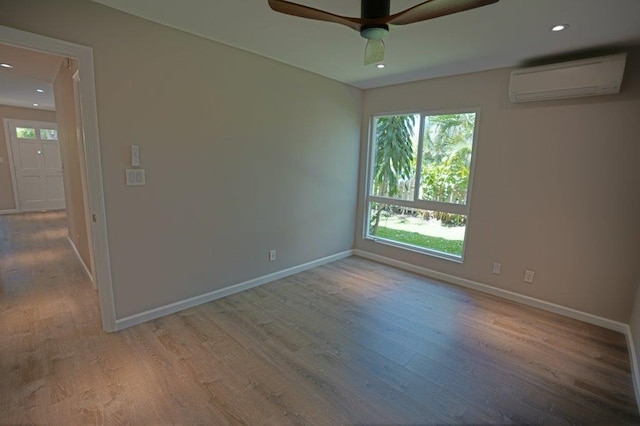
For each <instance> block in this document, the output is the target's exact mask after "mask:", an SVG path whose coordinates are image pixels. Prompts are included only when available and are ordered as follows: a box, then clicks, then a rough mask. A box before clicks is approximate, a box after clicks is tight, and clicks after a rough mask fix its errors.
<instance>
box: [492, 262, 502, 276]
mask: <svg viewBox="0 0 640 426" xmlns="http://www.w3.org/2000/svg"><path fill="white" fill-rule="evenodd" d="M501 270H502V264H500V263H498V262H495V263H494V264H493V269H492V272H493V273H494V274H495V275H500V271H501Z"/></svg>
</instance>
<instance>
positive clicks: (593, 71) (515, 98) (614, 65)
mask: <svg viewBox="0 0 640 426" xmlns="http://www.w3.org/2000/svg"><path fill="white" fill-rule="evenodd" d="M626 60H627V54H626V53H620V54H617V55H609V56H601V57H597V58H590V59H582V60H578V61H570V62H563V63H559V64H552V65H542V66H538V67H531V68H522V69H517V70H513V71H512V72H511V78H510V80H509V99H510V100H511V102H532V101H543V100H550V99H566V98H577V97H582V96H596V95H609V94H615V93H620V86H621V85H622V76H623V74H624V67H625V63H626Z"/></svg>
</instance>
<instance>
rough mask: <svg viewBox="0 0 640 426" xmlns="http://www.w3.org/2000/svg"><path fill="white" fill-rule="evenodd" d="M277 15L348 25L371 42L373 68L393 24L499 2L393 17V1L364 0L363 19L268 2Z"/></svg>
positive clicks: (450, 3)
mask: <svg viewBox="0 0 640 426" xmlns="http://www.w3.org/2000/svg"><path fill="white" fill-rule="evenodd" d="M268 1H269V7H271V9H273V10H274V11H276V12H280V13H284V14H286V15H293V16H299V17H301V18H307V19H315V20H317V21H326V22H334V23H336V24H342V25H346V26H347V27H349V28H352V29H354V30H356V31H358V32H359V33H360V35H361V36H362V37H364V38H366V39H367V46H366V48H365V50H364V64H365V65H370V64H375V63H378V62H381V61H382V60H383V59H384V41H383V39H384V38H385V37H386V36H387V34H389V25H407V24H412V23H414V22H420V21H426V20H427V19H433V18H438V17H440V16H446V15H452V14H454V13H458V12H464V11H465V10H469V9H475V8H477V7H481V6H486V5H489V4H492V3H496V2H498V1H499V0H427V1H425V2H422V3H420V4H418V5H416V6H413V7H410V8H408V9H405V10H403V11H402V12H398V13H394V14H393V15H391V13H390V11H391V8H390V2H391V0H361V4H360V18H352V17H349V16H340V15H336V14H333V13H330V12H326V11H324V10H320V9H315V8H313V7H309V6H303V5H301V4H297V3H291V2H289V1H285V0H268Z"/></svg>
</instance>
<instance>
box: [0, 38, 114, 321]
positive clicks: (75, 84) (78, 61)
mask: <svg viewBox="0 0 640 426" xmlns="http://www.w3.org/2000/svg"><path fill="white" fill-rule="evenodd" d="M0 43H3V44H7V45H9V46H13V47H17V48H22V49H27V50H29V51H36V52H42V53H46V54H51V55H57V56H61V57H63V58H68V59H66V61H67V65H68V67H67V68H68V71H69V72H70V73H71V75H72V78H71V80H70V82H71V83H70V84H71V87H72V95H71V98H72V103H71V105H72V110H71V112H70V114H71V115H74V117H78V124H79V126H77V128H78V129H81V130H79V131H78V132H79V135H78V136H81V137H78V140H79V141H80V142H79V143H78V145H79V147H80V149H79V150H78V151H79V152H80V154H79V155H80V156H81V157H80V158H81V159H82V160H83V161H78V163H79V164H81V166H82V167H81V166H78V167H79V168H80V169H81V170H80V176H82V175H84V177H83V178H82V179H81V182H80V183H81V184H82V186H81V188H82V189H81V193H82V195H83V196H81V197H79V198H80V199H81V204H82V210H83V212H84V213H83V214H84V216H85V218H86V221H85V222H86V224H85V229H86V234H87V241H88V245H89V246H90V252H91V261H90V262H89V263H91V264H92V266H93V267H92V268H91V269H93V271H92V272H93V277H94V280H95V285H96V288H97V290H98V299H99V304H100V313H101V318H102V328H103V329H104V330H105V331H108V332H109V331H115V330H116V325H115V309H114V303H113V290H112V282H111V268H110V260H109V254H108V253H109V252H108V239H107V228H106V217H105V216H106V212H105V205H104V191H103V184H102V170H101V167H102V166H101V161H100V145H99V138H98V120H97V106H96V97H95V83H94V72H93V52H92V49H91V48H90V47H86V46H81V45H78V44H74V43H69V42H66V41H62V40H57V39H53V38H49V37H44V36H40V35H37V34H33V33H28V32H25V31H20V30H16V29H13V28H9V27H4V26H0ZM71 61H74V64H75V65H76V68H75V69H74V68H73V66H72V65H73V64H72V62H71ZM80 77H82V78H80ZM75 129H76V128H74V131H76V130H75ZM36 151H37V150H36ZM36 155H37V154H36ZM82 163H84V164H82ZM65 167H66V164H65ZM65 185H66V183H65ZM67 189H68V188H65V190H67ZM67 199H68V197H67ZM66 207H67V209H69V206H68V205H67V206H66Z"/></svg>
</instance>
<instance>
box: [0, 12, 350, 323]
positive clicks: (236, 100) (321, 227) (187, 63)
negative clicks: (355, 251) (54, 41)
mask: <svg viewBox="0 0 640 426" xmlns="http://www.w3.org/2000/svg"><path fill="white" fill-rule="evenodd" d="M0 25H7V26H11V27H14V28H18V29H22V30H26V31H31V32H35V33H39V34H43V35H46V36H50V37H54V38H58V39H62V40H67V41H71V42H75V43H79V44H83V45H87V46H91V47H92V48H93V49H94V61H95V75H96V96H97V107H98V124H99V132H100V144H101V152H102V163H103V176H104V189H105V203H106V210H107V227H108V236H109V243H110V256H111V267H112V275H113V287H114V297H115V305H116V316H117V318H123V317H126V316H129V315H132V314H136V313H139V312H142V311H145V310H148V309H152V308H155V307H159V306H163V305H165V304H168V303H172V302H176V301H180V300H184V299H186V298H189V297H193V296H197V295H201V294H203V293H206V292H210V291H213V290H216V289H220V288H223V287H225V286H229V285H231V284H236V283H240V282H243V281H245V280H248V279H252V278H256V277H259V276H263V275H265V274H269V273H272V272H275V271H278V270H283V269H285V268H288V267H292V266H295V265H300V264H302V263H305V262H308V261H312V260H316V259H319V258H322V257H324V256H328V255H332V254H335V253H339V252H342V251H344V250H349V249H351V248H352V246H353V234H354V217H355V207H356V205H355V204H356V203H355V199H356V193H357V168H358V149H359V125H360V119H361V105H362V93H361V91H359V90H356V89H353V88H350V87H348V86H346V85H343V84H339V83H336V82H334V81H331V80H328V79H325V78H322V77H319V76H317V75H315V74H311V73H308V72H305V71H301V70H298V69H295V68H292V67H289V66H286V65H283V64H280V63H277V62H274V61H271V60H268V59H265V58H263V57H260V56H257V55H253V54H249V53H246V52H243V51H240V50H237V49H234V48H231V47H227V46H224V45H221V44H218V43H215V42H211V41H208V40H204V39H201V38H198V37H195V36H193V35H190V34H187V33H183V32H180V31H177V30H173V29H170V28H167V27H163V26H160V25H156V24H153V23H151V22H148V21H145V20H142V19H139V18H135V17H132V16H129V15H126V14H123V13H121V12H117V11H115V10H112V9H109V8H106V7H104V6H101V5H98V4H96V3H93V2H90V1H80V0H78V1H76V0H70V1H56V2H49V1H35V0H19V1H3V2H1V3H0ZM80 71H81V72H82V70H80ZM131 144H138V145H139V146H140V157H141V166H142V167H144V168H145V169H146V175H147V185H146V186H144V187H126V186H125V185H124V173H125V172H124V170H125V168H126V167H127V164H128V161H129V152H130V146H131ZM269 249H276V250H277V251H278V259H277V261H276V262H271V263H270V262H268V255H267V254H268V250H269Z"/></svg>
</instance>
